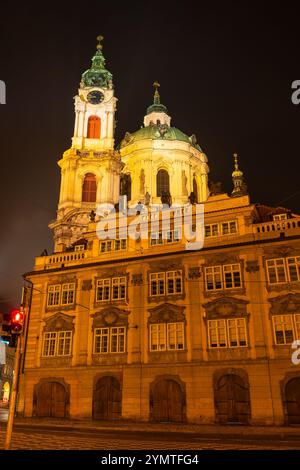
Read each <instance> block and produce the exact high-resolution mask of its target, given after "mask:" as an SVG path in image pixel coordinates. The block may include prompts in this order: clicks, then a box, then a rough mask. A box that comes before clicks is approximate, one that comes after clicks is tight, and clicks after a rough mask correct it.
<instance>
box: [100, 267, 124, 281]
mask: <svg viewBox="0 0 300 470" xmlns="http://www.w3.org/2000/svg"><path fill="white" fill-rule="evenodd" d="M126 276H127V273H126V267H124V268H123V267H121V268H110V269H104V270H101V271H99V273H98V278H99V279H103V278H105V277H107V278H109V277H126Z"/></svg>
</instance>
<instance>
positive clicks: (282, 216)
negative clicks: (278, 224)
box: [273, 214, 287, 221]
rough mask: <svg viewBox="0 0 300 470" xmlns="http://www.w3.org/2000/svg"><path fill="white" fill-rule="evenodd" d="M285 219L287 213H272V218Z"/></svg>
mask: <svg viewBox="0 0 300 470" xmlns="http://www.w3.org/2000/svg"><path fill="white" fill-rule="evenodd" d="M286 219H287V214H276V215H273V220H277V221H278V220H286Z"/></svg>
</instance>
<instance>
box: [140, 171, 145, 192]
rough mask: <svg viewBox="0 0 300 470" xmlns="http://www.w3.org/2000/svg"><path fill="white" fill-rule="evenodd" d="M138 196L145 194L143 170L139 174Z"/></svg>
mask: <svg viewBox="0 0 300 470" xmlns="http://www.w3.org/2000/svg"><path fill="white" fill-rule="evenodd" d="M140 194H145V172H144V170H143V169H142V170H141V174H140Z"/></svg>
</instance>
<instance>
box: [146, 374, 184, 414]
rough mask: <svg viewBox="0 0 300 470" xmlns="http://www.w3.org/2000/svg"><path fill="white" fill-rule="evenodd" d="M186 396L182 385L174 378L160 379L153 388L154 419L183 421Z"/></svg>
mask: <svg viewBox="0 0 300 470" xmlns="http://www.w3.org/2000/svg"><path fill="white" fill-rule="evenodd" d="M183 410H184V397H183V394H182V391H181V388H180V385H179V384H178V383H177V382H175V380H172V379H164V380H160V381H159V382H158V383H157V384H156V385H155V386H154V389H153V396H152V415H153V419H154V421H160V422H179V423H180V422H182V421H183V420H184V412H183Z"/></svg>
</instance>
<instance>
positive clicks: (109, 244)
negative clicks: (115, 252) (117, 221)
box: [100, 240, 113, 253]
mask: <svg viewBox="0 0 300 470" xmlns="http://www.w3.org/2000/svg"><path fill="white" fill-rule="evenodd" d="M112 249H113V240H105V241H104V242H101V244H100V251H101V253H109V252H110V251H112Z"/></svg>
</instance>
